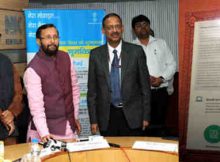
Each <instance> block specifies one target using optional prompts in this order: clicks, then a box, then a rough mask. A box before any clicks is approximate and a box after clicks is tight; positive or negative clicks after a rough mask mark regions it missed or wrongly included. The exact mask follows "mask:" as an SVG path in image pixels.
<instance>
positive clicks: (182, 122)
mask: <svg viewBox="0 0 220 162" xmlns="http://www.w3.org/2000/svg"><path fill="white" fill-rule="evenodd" d="M219 10H220V1H219V0H203V1H201V0H179V45H178V46H179V96H180V97H179V132H180V138H179V141H180V153H181V158H183V159H185V160H184V161H187V162H191V161H209V162H214V161H216V162H217V161H219V156H217V155H218V154H219V153H213V152H201V151H187V150H186V149H185V148H186V131H187V118H188V115H187V114H188V106H189V88H190V78H191V61H192V49H187V48H189V47H192V45H191V44H190V43H191V42H193V35H191V38H187V36H189V35H190V34H189V33H188V32H189V31H188V30H187V26H189V23H191V22H190V21H188V20H187V14H189V13H199V14H200V15H203V14H204V13H210V15H209V14H207V17H218V16H219V17H220V14H219V15H218V14H215V12H216V13H217V11H219ZM218 13H219V12H218ZM193 21H194V20H193V19H192V22H193ZM192 33H193V32H192Z"/></svg>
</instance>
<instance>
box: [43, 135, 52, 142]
mask: <svg viewBox="0 0 220 162" xmlns="http://www.w3.org/2000/svg"><path fill="white" fill-rule="evenodd" d="M49 139H53V136H52V135H51V134H49V135H46V136H44V137H41V141H42V142H43V143H45V142H47V141H49Z"/></svg>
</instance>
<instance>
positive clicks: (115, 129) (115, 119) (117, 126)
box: [100, 106, 143, 136]
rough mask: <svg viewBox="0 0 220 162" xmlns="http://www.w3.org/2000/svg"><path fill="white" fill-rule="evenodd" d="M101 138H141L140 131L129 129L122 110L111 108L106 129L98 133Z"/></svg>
mask: <svg viewBox="0 0 220 162" xmlns="http://www.w3.org/2000/svg"><path fill="white" fill-rule="evenodd" d="M100 134H101V135H102V136H141V135H143V132H142V129H141V128H138V129H130V128H129V126H128V123H127V121H126V119H125V116H124V113H123V108H115V107H113V106H111V110H110V120H109V125H108V129H107V130H106V131H100Z"/></svg>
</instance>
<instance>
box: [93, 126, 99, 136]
mask: <svg viewBox="0 0 220 162" xmlns="http://www.w3.org/2000/svg"><path fill="white" fill-rule="evenodd" d="M98 130H99V128H98V124H91V132H92V134H96V133H97V132H98Z"/></svg>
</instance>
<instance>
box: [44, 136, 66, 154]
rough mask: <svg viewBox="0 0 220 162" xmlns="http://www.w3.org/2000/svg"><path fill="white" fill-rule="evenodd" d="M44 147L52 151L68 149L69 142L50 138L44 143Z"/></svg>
mask: <svg viewBox="0 0 220 162" xmlns="http://www.w3.org/2000/svg"><path fill="white" fill-rule="evenodd" d="M43 148H49V149H50V150H51V151H56V150H61V151H67V144H66V142H62V141H59V140H55V139H49V140H48V141H47V142H45V143H43Z"/></svg>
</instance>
